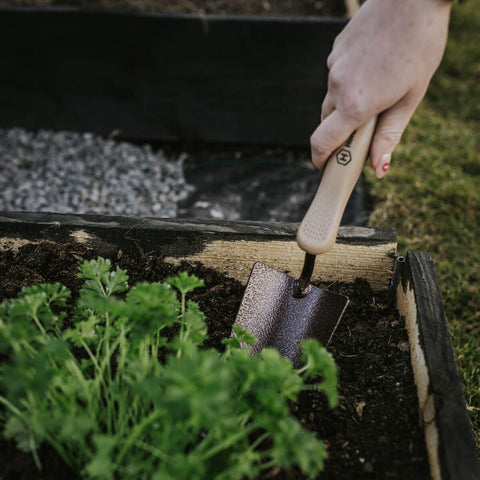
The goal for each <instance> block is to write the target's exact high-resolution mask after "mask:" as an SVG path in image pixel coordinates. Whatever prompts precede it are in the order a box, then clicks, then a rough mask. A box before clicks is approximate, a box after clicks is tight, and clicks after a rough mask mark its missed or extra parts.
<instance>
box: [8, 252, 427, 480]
mask: <svg viewBox="0 0 480 480" xmlns="http://www.w3.org/2000/svg"><path fill="white" fill-rule="evenodd" d="M96 256H97V254H96V252H95V251H93V250H91V249H88V248H87V247H84V246H82V245H78V244H71V245H68V246H58V245H54V244H51V243H42V244H39V245H27V246H24V247H22V248H20V249H19V251H18V253H17V254H13V253H12V252H11V251H7V252H0V301H1V300H3V299H5V298H9V297H12V296H15V295H16V294H17V293H18V292H19V290H20V289H21V288H22V286H23V285H31V284H36V283H41V282H57V281H58V282H61V283H63V284H64V285H66V286H67V287H68V288H70V289H71V290H72V291H73V292H78V290H79V288H80V282H79V280H78V279H76V277H75V273H76V271H77V266H78V262H79V261H80V260H82V259H91V258H96ZM111 260H112V263H114V264H118V265H119V266H120V267H122V268H125V269H127V271H128V273H129V276H130V284H134V283H135V282H137V281H140V280H147V281H161V280H163V279H165V278H166V277H168V276H171V275H173V274H174V273H175V272H177V271H178V270H179V269H180V270H186V271H189V272H192V273H195V274H196V275H198V276H200V277H202V278H203V279H204V280H205V284H206V287H205V288H202V289H200V290H198V291H197V292H195V294H194V295H192V299H193V300H195V301H197V302H198V303H199V304H200V306H201V308H202V310H203V311H204V312H205V313H206V316H207V319H208V327H209V335H210V338H209V345H208V346H212V347H216V348H218V347H220V346H221V344H220V340H221V339H222V338H224V337H226V336H228V335H229V334H230V330H231V325H232V323H233V321H234V319H235V316H236V312H237V309H238V306H239V304H240V301H241V297H242V293H243V288H242V286H241V285H240V284H239V283H238V282H237V281H235V280H232V279H229V278H226V277H225V276H223V275H221V274H219V273H218V272H216V271H212V270H210V269H207V268H205V267H204V266H202V265H200V264H182V265H181V266H180V267H174V266H172V265H170V264H166V263H164V262H163V261H162V260H161V259H160V258H156V257H150V256H145V255H142V254H141V253H139V252H123V253H122V252H118V255H117V256H116V257H115V258H112V259H111ZM329 289H330V290H332V291H338V292H341V293H344V294H346V295H348V296H349V297H350V300H351V304H350V306H349V308H348V309H347V312H346V313H345V316H344V318H343V320H342V322H341V323H340V326H339V327H338V329H337V331H336V334H335V337H334V339H333V342H332V344H331V347H330V351H331V352H332V354H333V355H334V357H335V360H336V362H337V364H338V367H339V375H340V385H339V393H340V406H339V407H337V408H336V409H334V410H329V409H328V408H327V407H326V402H325V400H324V398H323V396H322V394H320V393H318V392H308V393H305V394H304V395H302V397H301V398H300V399H299V401H298V402H297V404H295V405H292V407H291V408H292V413H293V414H294V415H295V416H296V417H297V418H299V419H300V421H301V422H302V423H303V424H304V425H305V427H306V428H308V429H310V430H313V431H315V432H317V433H318V435H319V437H320V438H322V439H324V440H325V442H326V445H327V448H328V452H329V455H330V458H329V460H328V462H327V465H326V471H325V472H324V473H323V474H322V475H321V476H320V478H322V479H328V480H336V479H338V480H348V479H364V478H365V479H371V478H372V479H373V478H375V479H405V478H414V479H416V480H421V479H427V478H429V469H428V461H427V455H426V451H425V446H424V441H423V432H422V430H421V428H420V427H419V421H418V408H417V397H416V388H415V385H414V381H413V374H412V371H411V368H410V353H409V349H408V338H407V334H406V331H405V329H404V324H403V320H402V319H401V318H399V316H398V313H397V311H396V309H395V307H394V304H393V300H392V298H391V295H390V294H389V293H388V292H383V293H380V294H373V293H372V291H371V289H370V287H369V286H368V285H367V284H366V283H365V282H364V281H357V282H355V284H353V285H330V286H329ZM40 457H41V459H42V462H43V465H44V466H45V468H44V471H42V472H38V471H37V470H36V467H35V464H34V462H33V459H32V457H31V456H30V455H29V454H26V453H22V452H20V451H17V450H16V447H15V445H14V444H13V443H12V442H7V441H5V440H3V439H0V478H1V479H2V480H10V479H12V480H13V479H15V480H22V479H29V480H30V479H32V478H35V479H38V480H47V479H48V480H50V479H56V480H61V479H72V478H75V475H74V474H72V472H69V471H68V469H66V467H65V466H64V465H63V464H62V462H61V460H60V459H59V458H58V456H57V455H56V453H55V452H54V451H52V450H51V449H49V448H46V447H44V448H42V450H41V451H40ZM303 478H305V477H303V476H302V475H301V474H300V473H298V472H296V471H283V470H281V469H278V468H274V469H271V470H270V471H268V472H266V473H265V474H264V475H263V476H262V477H261V480H266V479H274V480H292V479H303Z"/></svg>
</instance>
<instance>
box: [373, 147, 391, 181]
mask: <svg viewBox="0 0 480 480" xmlns="http://www.w3.org/2000/svg"><path fill="white" fill-rule="evenodd" d="M391 159H392V155H391V154H390V153H385V154H384V155H382V158H381V159H380V161H379V162H378V164H377V168H376V169H375V174H376V175H377V178H383V177H384V176H385V175H386V173H387V171H388V168H389V167H390V161H391Z"/></svg>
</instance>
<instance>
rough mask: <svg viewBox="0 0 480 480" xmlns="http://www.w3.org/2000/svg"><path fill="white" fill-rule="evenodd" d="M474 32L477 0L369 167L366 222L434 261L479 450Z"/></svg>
mask: <svg viewBox="0 0 480 480" xmlns="http://www.w3.org/2000/svg"><path fill="white" fill-rule="evenodd" d="M479 32H480V0H470V1H469V2H467V3H466V4H463V5H455V6H454V10H453V14H452V21H451V27H450V37H449V41H448V45H447V51H446V54H445V57H444V60H443V63H442V65H441V67H440V69H439V71H438V72H437V73H436V75H435V77H434V79H433V80H432V83H431V85H430V88H429V91H428V93H427V96H426V98H425V100H424V101H423V102H422V104H421V105H420V107H419V108H418V109H417V112H416V113H415V115H414V118H413V119H412V121H411V123H410V125H409V126H408V128H407V131H406V132H405V135H404V137H403V140H402V144H401V146H399V147H398V148H397V150H396V151H395V153H394V156H393V159H392V167H391V168H390V171H389V174H388V175H387V176H386V177H385V179H384V180H382V181H376V180H375V178H374V175H373V173H372V172H370V171H367V172H366V173H367V179H368V182H369V183H370V185H371V191H372V194H373V196H374V198H375V200H376V201H375V210H374V212H373V213H372V215H371V218H370V224H371V225H388V226H393V227H395V228H396V230H397V235H398V238H399V253H400V254H405V253H406V251H407V250H424V251H428V252H430V254H431V255H432V257H433V259H434V261H435V264H436V270H437V274H438V276H439V281H440V286H441V289H442V294H443V301H444V305H445V310H446V314H447V318H448V321H449V325H450V331H451V334H452V338H453V343H454V346H455V351H456V355H457V360H458V365H459V367H460V371H461V374H462V376H463V382H464V388H465V397H466V401H467V406H468V409H469V411H470V414H471V419H472V423H473V426H474V432H475V436H476V441H477V446H478V447H479V451H480V380H479V377H480V153H479V152H480V133H479V132H480V37H479ZM367 170H369V169H367Z"/></svg>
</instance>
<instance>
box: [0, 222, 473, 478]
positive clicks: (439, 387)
mask: <svg viewBox="0 0 480 480" xmlns="http://www.w3.org/2000/svg"><path fill="white" fill-rule="evenodd" d="M295 228H296V225H293V224H268V225H267V226H264V225H263V226H262V225H261V224H257V223H254V222H238V223H231V222H214V221H211V222H203V223H202V222H199V221H197V222H195V221H173V220H153V219H141V218H126V217H101V216H87V215H81V216H79V215H58V214H27V213H4V214H2V216H1V219H0V232H1V234H0V244H1V246H2V251H3V253H2V254H1V257H0V258H1V259H2V260H1V263H0V272H1V274H2V275H4V278H6V279H5V280H4V281H3V282H2V296H10V295H14V294H15V293H16V291H15V290H18V288H19V286H20V284H21V283H22V282H24V281H30V282H32V283H38V282H41V281H55V280H58V281H63V282H65V281H68V278H69V275H71V272H72V271H73V270H75V269H76V265H77V262H78V260H79V259H80V258H82V257H83V258H92V256H95V255H98V254H101V255H106V256H109V257H111V258H112V259H113V261H114V262H115V263H118V264H121V265H122V266H123V267H126V268H127V269H128V270H130V271H131V273H132V280H133V281H136V280H138V279H141V278H143V279H147V280H157V279H160V278H161V277H162V275H163V276H166V275H170V274H171V272H172V271H173V269H174V266H172V265H174V264H177V265H178V264H179V263H180V262H181V261H184V260H186V261H187V262H189V263H188V265H187V264H183V266H182V268H187V269H189V270H195V271H196V272H197V273H198V274H199V275H203V276H204V277H205V278H206V282H207V289H206V290H204V291H202V292H199V297H202V295H203V296H204V298H203V301H202V302H201V303H202V306H204V307H205V308H206V313H207V316H208V315H209V314H212V318H213V314H214V312H215V311H220V312H221V313H220V317H221V318H220V320H219V321H218V320H215V321H212V324H211V325H209V328H210V329H211V330H212V333H213V332H217V333H218V336H220V337H221V336H228V334H229V328H230V325H231V323H232V322H233V320H234V316H235V310H236V308H237V307H238V303H239V301H240V298H241V293H242V288H243V287H242V285H243V284H244V283H245V282H246V279H247V278H248V274H249V272H250V269H251V266H252V263H253V261H254V260H261V261H264V262H265V263H268V264H271V265H272V266H274V267H276V268H279V269H280V270H284V271H285V270H289V271H290V272H291V273H292V274H293V275H298V273H299V270H300V268H301V264H302V257H303V255H302V252H300V251H299V250H298V248H297V247H296V244H295V241H294V232H295ZM45 241H46V242H47V243H42V242H45ZM72 242H74V244H73V245H72ZM68 244H70V245H68ZM62 245H66V246H62ZM395 251H396V239H395V234H394V232H393V230H392V229H388V228H386V229H365V228H345V227H344V228H341V230H340V232H339V237H338V242H337V244H336V246H335V248H334V249H333V250H332V251H331V252H330V253H328V254H326V255H323V256H321V257H320V258H319V259H318V262H317V263H318V265H317V267H316V271H315V274H314V279H316V281H319V280H320V279H321V280H322V281H323V282H324V283H326V284H328V285H329V288H331V289H334V290H335V289H336V290H340V291H343V292H348V295H350V297H351V299H352V306H351V308H350V309H349V310H348V311H347V314H346V316H345V318H344V319H343V320H342V322H341V324H340V327H339V329H338V331H337V333H336V336H335V337H334V342H333V343H332V346H331V351H332V354H333V355H334V357H335V359H336V361H337V363H338V365H339V368H340V395H341V402H340V407H338V408H337V409H336V410H333V411H332V412H330V411H328V410H326V409H325V408H323V407H324V405H323V403H322V401H321V400H320V399H319V398H318V397H315V396H311V395H310V394H309V395H306V396H304V397H302V398H301V400H300V402H299V404H298V405H292V413H293V414H295V415H298V416H299V418H300V419H302V420H301V421H302V422H303V423H304V424H305V425H306V426H307V428H309V429H313V430H315V431H317V432H318V433H319V435H320V436H321V437H322V438H324V439H325V440H326V442H327V446H328V450H329V453H330V457H331V460H330V461H329V463H328V464H327V471H326V473H325V477H321V478H329V479H334V478H339V479H340V478H341V479H347V478H415V479H417V478H418V479H420V478H434V479H442V480H445V479H459V480H460V479H461V480H467V479H472V480H473V479H474V478H478V475H479V473H480V470H479V466H478V463H477V460H476V454H475V447H474V442H473V436H472V432H471V426H470V424H469V420H468V415H467V412H466V407H465V402H464V398H463V391H462V386H461V381H460V377H459V375H458V371H457V366H456V363H455V358H454V355H453V349H452V344H451V340H450V337H449V334H448V329H447V324H446V321H445V317H444V313H443V306H442V302H441V298H440V294H439V289H438V284H437V280H436V276H435V271H434V267H433V263H432V261H431V259H430V257H429V256H428V254H425V253H422V252H409V253H408V255H407V257H406V260H405V262H395ZM159 256H161V257H162V259H159V258H158V257H159ZM199 261H200V262H202V264H203V265H204V266H203V267H200V266H198V265H197V266H195V265H194V264H195V262H199ZM164 262H166V264H165V263H164ZM396 265H397V268H396ZM398 265H400V266H399V267H398ZM206 268H207V269H208V270H206ZM211 269H213V270H215V272H214V271H212V270H211ZM219 272H224V273H226V274H227V275H228V277H230V280H226V279H225V277H222V276H221V275H220V273H219ZM356 278H361V279H362V280H360V281H356V282H355V279H356ZM7 280H8V282H7ZM365 281H366V282H368V283H369V284H370V286H369V285H368V284H367V283H366V282H365ZM352 283H353V286H352V285H350V286H349V285H347V284H352ZM72 287H75V285H72ZM9 288H10V290H8V289H9ZM77 288H78V285H77ZM395 298H396V303H395ZM198 300H199V302H200V300H201V298H198ZM225 300H228V301H227V303H224V302H225ZM215 302H222V303H217V304H216V303H215ZM209 305H210V308H209ZM395 305H396V307H395ZM397 310H398V311H397ZM399 314H400V315H402V316H403V317H404V320H403V319H402V317H400V316H399ZM217 321H218V323H217ZM404 322H405V323H404ZM404 325H405V327H406V330H405V328H403V327H404ZM407 331H408V335H407ZM218 336H217V334H213V335H212V342H215V341H218ZM410 359H411V363H410ZM410 365H412V366H413V374H412V369H411V366H410ZM419 418H420V424H419V422H418V419H419ZM420 427H422V428H420ZM422 430H423V431H422ZM4 448H5V449H6V450H4V452H8V453H7V455H8V457H7V458H8V459H10V458H21V460H19V462H20V463H22V462H25V461H26V458H25V457H13V452H14V450H12V447H11V445H10V446H8V445H7V446H5V447H4ZM15 455H16V454H15ZM46 455H47V458H49V455H50V454H49V453H46ZM51 462H52V463H51V465H52V467H51V470H48V469H46V470H45V471H44V472H43V474H42V475H44V477H43V478H62V475H63V478H71V473H70V472H66V471H65V470H62V466H61V464H59V462H58V459H57V460H55V457H54V456H52V458H51ZM55 462H56V463H55ZM19 465H20V464H18V465H17V466H18V467H19V469H20V466H19ZM32 465H33V464H32V463H31V464H30V467H31V466H32ZM55 465H56V466H55ZM24 466H25V465H24ZM2 468H4V469H5V472H2V478H22V477H19V474H18V469H17V470H15V468H16V466H15V465H12V463H11V462H6V463H5V460H4V461H3V462H2ZM25 468H26V469H27V470H26V471H27V472H29V473H25V472H24V475H26V476H27V475H30V476H29V477H28V478H32V476H35V477H36V478H40V477H39V476H38V475H37V474H36V473H34V472H33V471H31V470H30V471H28V466H25ZM55 468H56V469H57V470H55ZM20 470H21V469H20ZM55 472H56V473H55ZM49 475H51V476H49ZM69 475H70V476H69ZM26 476H25V477H23V478H27V477H26ZM264 478H277V479H280V478H282V479H283V478H302V477H301V476H298V472H293V471H289V472H283V471H279V470H276V469H271V470H269V471H268V472H267V475H266V476H265V477H264Z"/></svg>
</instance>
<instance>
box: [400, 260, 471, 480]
mask: <svg viewBox="0 0 480 480" xmlns="http://www.w3.org/2000/svg"><path fill="white" fill-rule="evenodd" d="M400 268H401V272H400V284H399V290H398V293H397V297H398V300H399V302H398V303H399V310H400V313H402V314H403V315H405V316H406V317H407V318H406V323H407V328H408V330H409V336H410V344H411V346H412V351H413V353H412V364H413V369H414V373H415V380H416V382H417V388H418V389H419V402H420V413H421V418H422V419H423V422H424V427H425V430H426V440H427V447H428V450H429V458H430V464H431V470H432V478H440V479H441V480H478V479H479V478H480V465H479V462H478V458H477V453H476V448H475V442H474V439H473V433H472V426H471V423H470V419H469V416H468V412H467V409H466V404H465V398H464V392H463V388H462V380H461V377H460V374H459V371H458V367H457V362H456V359H455V355H454V350H453V345H452V340H451V337H450V333H449V330H448V325H447V320H446V317H445V312H444V308H443V302H442V297H441V292H440V287H439V284H438V279H437V276H436V273H435V267H434V264H433V260H432V258H431V257H430V255H429V254H428V253H426V252H408V255H407V257H406V262H405V263H403V264H401V267H400ZM438 475H439V476H438Z"/></svg>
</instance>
